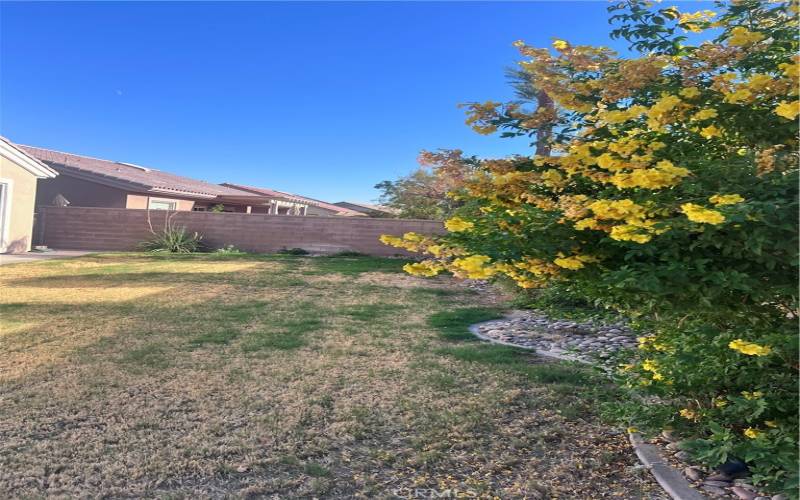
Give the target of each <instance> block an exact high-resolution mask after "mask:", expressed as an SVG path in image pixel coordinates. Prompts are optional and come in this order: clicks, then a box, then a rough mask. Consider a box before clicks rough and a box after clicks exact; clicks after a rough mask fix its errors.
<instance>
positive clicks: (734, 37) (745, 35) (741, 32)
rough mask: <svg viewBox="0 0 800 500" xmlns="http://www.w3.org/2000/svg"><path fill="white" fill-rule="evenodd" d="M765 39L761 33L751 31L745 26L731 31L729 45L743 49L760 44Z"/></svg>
mask: <svg viewBox="0 0 800 500" xmlns="http://www.w3.org/2000/svg"><path fill="white" fill-rule="evenodd" d="M763 39H764V35H762V34H761V33H755V32H752V31H749V30H748V29H747V28H745V27H743V26H737V27H735V28H733V29H732V30H731V36H730V38H728V44H729V45H731V46H733V47H741V46H744V45H750V44H753V43H756V42H760V41H761V40H763Z"/></svg>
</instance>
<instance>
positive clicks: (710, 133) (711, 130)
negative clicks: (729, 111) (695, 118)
mask: <svg viewBox="0 0 800 500" xmlns="http://www.w3.org/2000/svg"><path fill="white" fill-rule="evenodd" d="M700 135H702V136H703V137H705V138H706V139H711V138H712V137H722V130H720V129H719V128H717V127H716V126H715V125H709V126H708V127H705V128H703V129H701V130H700Z"/></svg>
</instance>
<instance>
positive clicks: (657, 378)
mask: <svg viewBox="0 0 800 500" xmlns="http://www.w3.org/2000/svg"><path fill="white" fill-rule="evenodd" d="M653 380H664V375H661V374H660V373H657V372H656V373H653Z"/></svg>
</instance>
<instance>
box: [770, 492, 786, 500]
mask: <svg viewBox="0 0 800 500" xmlns="http://www.w3.org/2000/svg"><path fill="white" fill-rule="evenodd" d="M772 500H788V498H787V497H786V495H784V494H783V493H781V494H779V495H772Z"/></svg>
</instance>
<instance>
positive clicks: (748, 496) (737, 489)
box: [731, 486, 757, 500]
mask: <svg viewBox="0 0 800 500" xmlns="http://www.w3.org/2000/svg"><path fill="white" fill-rule="evenodd" d="M731 491H732V492H733V494H734V495H736V496H737V497H738V498H740V499H741V500H754V499H755V498H756V496H757V495H756V494H755V493H753V492H752V491H750V490H746V489H744V488H742V487H741V486H734V487H733V488H731Z"/></svg>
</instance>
